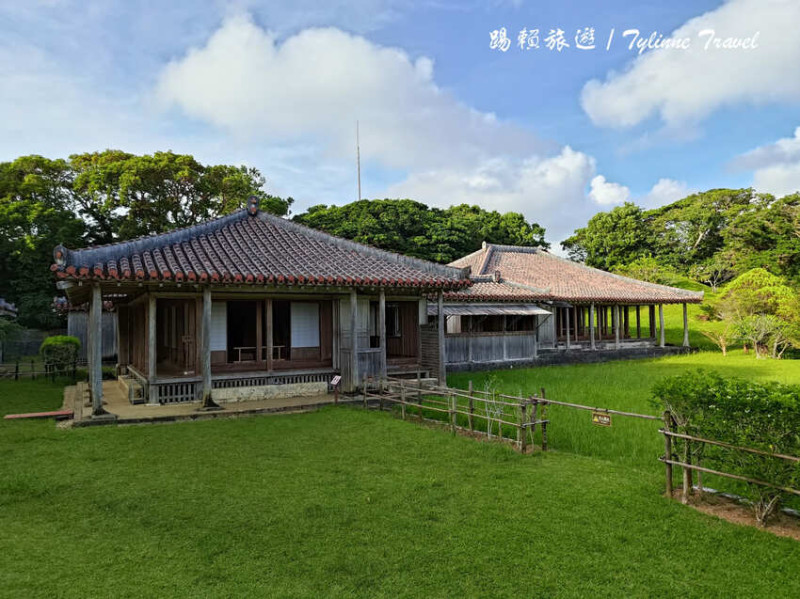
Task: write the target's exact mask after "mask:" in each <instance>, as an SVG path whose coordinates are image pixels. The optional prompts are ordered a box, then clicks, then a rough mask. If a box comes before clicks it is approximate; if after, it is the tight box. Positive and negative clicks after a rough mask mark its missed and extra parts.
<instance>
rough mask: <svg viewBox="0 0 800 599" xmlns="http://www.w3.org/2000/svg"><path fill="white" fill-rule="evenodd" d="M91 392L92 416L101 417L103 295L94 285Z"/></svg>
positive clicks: (90, 350) (90, 323) (90, 325)
mask: <svg viewBox="0 0 800 599" xmlns="http://www.w3.org/2000/svg"><path fill="white" fill-rule="evenodd" d="M88 329H89V330H88V331H87V333H88V335H87V337H88V341H89V348H88V352H87V354H88V355H87V357H88V358H89V392H90V394H91V396H92V415H95V416H97V415H100V414H103V413H104V410H103V294H102V292H101V291H100V285H98V284H97V283H94V284H93V285H92V299H91V303H90V304H89V327H88Z"/></svg>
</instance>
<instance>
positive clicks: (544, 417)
mask: <svg viewBox="0 0 800 599" xmlns="http://www.w3.org/2000/svg"><path fill="white" fill-rule="evenodd" d="M541 394H542V410H541V412H540V416H539V417H540V418H541V421H542V451H547V400H546V399H545V397H546V396H545V393H544V387H542V389H541Z"/></svg>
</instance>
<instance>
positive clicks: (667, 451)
mask: <svg viewBox="0 0 800 599" xmlns="http://www.w3.org/2000/svg"><path fill="white" fill-rule="evenodd" d="M664 431H665V432H668V433H669V432H672V414H671V413H670V411H669V410H664ZM664 459H665V460H671V459H672V437H670V436H669V435H664ZM664 466H666V469H667V470H666V479H667V480H666V482H667V497H669V498H670V499H671V498H672V464H669V463H666V462H665V463H664Z"/></svg>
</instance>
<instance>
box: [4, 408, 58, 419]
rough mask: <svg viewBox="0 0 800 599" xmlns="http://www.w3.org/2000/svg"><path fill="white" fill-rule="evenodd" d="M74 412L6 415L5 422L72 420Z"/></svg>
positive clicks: (56, 411) (54, 411) (55, 411)
mask: <svg viewBox="0 0 800 599" xmlns="http://www.w3.org/2000/svg"><path fill="white" fill-rule="evenodd" d="M73 415H74V413H73V411H72V410H53V411H51V412H27V413H25V414H6V415H5V416H3V419H4V420H21V419H24V418H72V416H73Z"/></svg>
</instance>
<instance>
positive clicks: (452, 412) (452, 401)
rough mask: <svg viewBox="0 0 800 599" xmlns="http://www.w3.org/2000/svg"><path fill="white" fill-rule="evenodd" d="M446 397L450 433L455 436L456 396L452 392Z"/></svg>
mask: <svg viewBox="0 0 800 599" xmlns="http://www.w3.org/2000/svg"><path fill="white" fill-rule="evenodd" d="M447 395H448V397H447V400H448V401H447V404H448V406H447V407H448V408H450V432H451V433H453V434H454V435H455V434H456V396H455V395H453V393H452V391H451V392H449V393H448V394H447Z"/></svg>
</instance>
